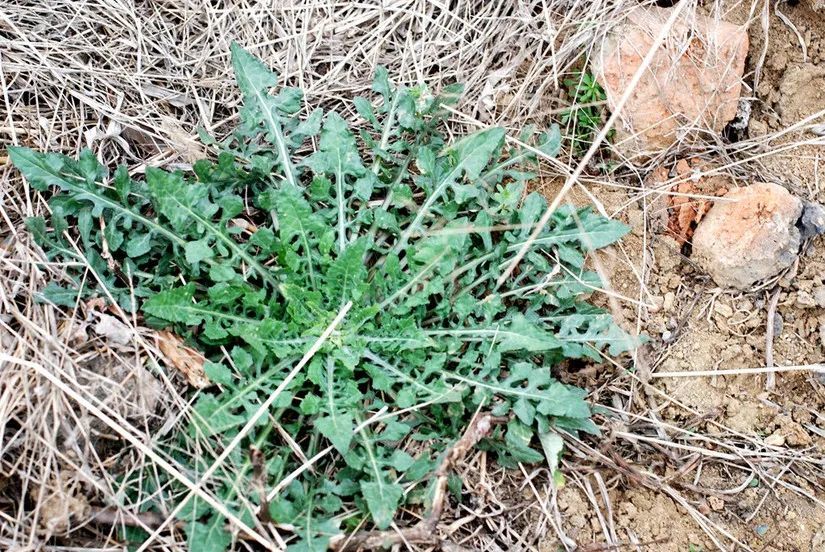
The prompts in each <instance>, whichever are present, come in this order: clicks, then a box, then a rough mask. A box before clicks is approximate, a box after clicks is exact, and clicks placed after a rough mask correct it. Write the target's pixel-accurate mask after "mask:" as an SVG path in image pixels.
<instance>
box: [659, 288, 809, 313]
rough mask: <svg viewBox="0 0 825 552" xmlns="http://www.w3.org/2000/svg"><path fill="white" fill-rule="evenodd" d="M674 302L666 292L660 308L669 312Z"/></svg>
mask: <svg viewBox="0 0 825 552" xmlns="http://www.w3.org/2000/svg"><path fill="white" fill-rule="evenodd" d="M822 290H823V292H825V288H822ZM823 300H825V297H823ZM675 302H676V294H675V293H673V292H672V291H668V292H667V293H665V300H664V303H662V308H664V309H665V310H666V311H670V310H671V309H673V304H674V303H675Z"/></svg>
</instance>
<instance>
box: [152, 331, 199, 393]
mask: <svg viewBox="0 0 825 552" xmlns="http://www.w3.org/2000/svg"><path fill="white" fill-rule="evenodd" d="M156 340H157V344H158V348H159V349H160V352H161V353H163V356H165V357H166V360H167V361H168V362H169V364H171V365H172V366H174V367H175V368H176V369H177V370H178V371H179V372H180V373H181V374H183V376H184V377H185V378H186V380H187V381H188V382H189V385H191V386H192V387H197V388H198V389H203V388H204V387H208V386H209V383H210V382H209V378H207V377H206V374H205V373H204V371H203V364H204V362H206V358H205V357H204V356H203V355H202V354H201V353H200V352H199V351H197V350H195V349H193V348H192V347H187V346H186V345H184V343H183V339H182V338H181V337H180V336H177V335H175V334H173V333H172V332H167V331H165V330H164V331H161V332H158V333H157V337H156Z"/></svg>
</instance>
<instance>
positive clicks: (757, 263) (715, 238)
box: [692, 183, 802, 289]
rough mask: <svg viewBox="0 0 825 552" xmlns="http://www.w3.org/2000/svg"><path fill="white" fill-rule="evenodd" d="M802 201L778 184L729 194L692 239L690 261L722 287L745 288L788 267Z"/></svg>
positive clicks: (795, 244)
mask: <svg viewBox="0 0 825 552" xmlns="http://www.w3.org/2000/svg"><path fill="white" fill-rule="evenodd" d="M801 214H802V202H801V201H800V200H799V198H797V197H796V196H793V195H791V194H790V192H788V190H786V189H785V188H783V187H782V186H779V185H778V184H770V183H760V184H752V185H750V186H745V187H743V188H737V189H735V190H731V191H730V192H728V193H727V194H725V195H724V196H723V198H722V199H721V200H719V201H716V202H715V203H714V205H713V207H711V208H710V210H709V211H708V213H707V214H706V215H705V217H704V219H703V220H702V222H701V223H699V226H698V227H697V228H696V232H695V233H694V234H693V254H692V258H693V259H694V260H695V261H696V262H697V263H698V264H699V266H701V267H702V268H703V269H704V270H706V271H707V272H708V274H710V275H711V277H712V278H713V279H714V281H715V282H716V283H717V284H719V285H720V286H723V287H733V288H737V289H747V288H749V287H750V286H751V285H753V284H754V283H755V282H757V281H759V280H762V279H765V278H770V277H772V276H776V275H777V274H779V272H781V271H782V270H784V269H786V268H788V267H789V266H791V264H793V262H794V259H796V256H797V254H798V252H799V246H800V243H801V238H800V234H799V229H798V228H797V227H796V222H797V221H798V220H799V217H800V216H801Z"/></svg>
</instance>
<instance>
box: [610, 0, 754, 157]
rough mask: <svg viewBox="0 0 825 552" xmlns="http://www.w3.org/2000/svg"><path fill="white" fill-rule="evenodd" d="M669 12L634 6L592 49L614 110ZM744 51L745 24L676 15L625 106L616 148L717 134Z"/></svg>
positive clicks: (637, 151)
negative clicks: (707, 132)
mask: <svg viewBox="0 0 825 552" xmlns="http://www.w3.org/2000/svg"><path fill="white" fill-rule="evenodd" d="M670 13H671V12H670V10H666V9H660V8H650V9H646V8H637V9H635V10H633V11H632V12H631V14H630V15H629V16H628V18H627V21H625V22H624V23H622V24H620V25H619V26H618V27H617V28H616V29H614V30H613V31H612V32H611V33H610V34H609V35H608V36H607V38H606V39H605V40H604V42H603V43H602V47H601V50H600V51H597V52H596V55H595V59H594V63H595V73H596V78H597V80H598V81H599V83H600V84H601V85H602V86H603V87H604V89H605V91H606V92H607V101H608V105H609V107H610V108H611V110H615V107H616V105H617V104H618V102H619V100H620V99H621V97H622V95H623V94H624V92H625V90H626V88H627V86H628V85H629V83H630V81H631V79H632V78H633V75H634V73H635V72H636V70H637V69H638V68H639V67H640V66H641V64H642V60H643V59H644V57H645V56H646V55H647V53H648V51H650V48H651V46H652V45H653V42H654V40H655V39H656V37H657V36H658V34H659V32H660V31H661V29H662V27H663V25H664V23H665V21H666V20H667V18H668V16H669V14H670ZM747 53H748V35H747V32H746V31H745V29H743V28H742V27H739V26H737V25H733V24H731V23H726V22H724V21H715V20H713V19H710V18H707V17H704V16H702V15H698V14H691V15H685V16H684V17H682V18H680V20H679V21H677V23H676V24H675V25H674V26H673V27H672V29H671V31H670V33H669V35H668V37H667V38H666V39H665V41H664V43H663V44H662V45H661V46H660V47H659V49H658V50H657V52H656V54H655V56H654V58H653V60H652V62H651V64H650V66H649V67H648V69H647V70H646V71H645V73H644V74H643V75H642V78H641V80H640V81H639V84H638V86H637V87H636V88H635V90H634V91H633V94H632V96H631V97H630V99H629V100H628V102H627V104H625V107H624V109H623V110H622V114H621V115H620V122H618V123H617V128H616V139H615V140H614V143H615V144H616V146H617V147H618V148H619V149H620V150H621V151H622V152H624V153H625V154H626V155H628V156H633V155H641V156H649V155H652V154H655V153H656V152H658V151H661V150H663V149H667V148H668V147H670V146H671V145H672V144H674V143H675V142H676V141H678V140H682V139H688V140H689V139H691V138H693V137H695V136H696V135H698V133H697V132H695V131H696V130H711V131H713V132H720V131H721V130H722V129H723V128H724V126H725V125H726V124H727V123H728V122H729V121H730V120H731V119H733V118H734V117H735V116H736V112H737V108H738V103H739V94H740V91H741V83H742V73H743V71H744V69H745V56H746V55H747Z"/></svg>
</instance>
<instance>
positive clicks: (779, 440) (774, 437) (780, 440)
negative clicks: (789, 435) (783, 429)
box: [765, 430, 785, 447]
mask: <svg viewBox="0 0 825 552" xmlns="http://www.w3.org/2000/svg"><path fill="white" fill-rule="evenodd" d="M765 444H766V445H770V446H772V447H781V446H784V445H785V436H784V435H782V434H781V433H779V430H776V431H774V432H773V433H771V434H770V435H768V436H767V437H765Z"/></svg>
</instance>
